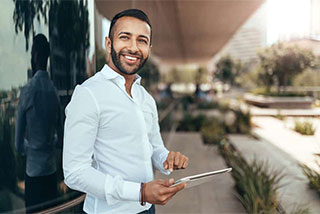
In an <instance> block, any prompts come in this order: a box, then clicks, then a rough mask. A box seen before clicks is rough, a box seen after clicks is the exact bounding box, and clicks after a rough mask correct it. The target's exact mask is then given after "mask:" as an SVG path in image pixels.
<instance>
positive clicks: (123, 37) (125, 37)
mask: <svg viewBox="0 0 320 214" xmlns="http://www.w3.org/2000/svg"><path fill="white" fill-rule="evenodd" d="M120 39H129V37H128V36H120Z"/></svg>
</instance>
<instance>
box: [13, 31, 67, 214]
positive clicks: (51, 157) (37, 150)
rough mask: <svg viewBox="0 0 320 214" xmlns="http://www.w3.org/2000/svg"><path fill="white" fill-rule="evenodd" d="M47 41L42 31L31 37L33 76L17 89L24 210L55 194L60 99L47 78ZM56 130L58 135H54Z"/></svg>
mask: <svg viewBox="0 0 320 214" xmlns="http://www.w3.org/2000/svg"><path fill="white" fill-rule="evenodd" d="M49 54H50V49H49V43H48V41H47V38H46V37H45V36H44V35H43V34H38V35H36V36H35V37H34V38H33V45H32V50H31V67H32V73H33V77H32V79H31V81H30V82H29V83H28V84H27V85H26V86H25V87H23V88H22V89H21V93H20V98H19V106H18V116H17V122H16V138H15V146H16V150H17V152H18V153H20V154H25V155H26V175H25V203H26V208H27V212H28V213H29V212H35V211H39V210H41V209H43V208H45V207H43V206H42V205H41V204H43V203H45V202H48V201H51V200H53V199H55V198H56V197H57V181H56V160H55V151H54V148H55V146H60V147H62V137H63V134H62V124H61V117H60V101H59V97H58V95H57V91H56V89H55V87H54V86H53V83H52V82H51V81H50V79H49V75H48V72H47V71H46V70H47V62H48V57H49ZM55 131H57V136H58V139H57V138H56V139H55V138H54V137H55Z"/></svg>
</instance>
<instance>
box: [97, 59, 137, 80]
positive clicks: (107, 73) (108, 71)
mask: <svg viewBox="0 0 320 214" xmlns="http://www.w3.org/2000/svg"><path fill="white" fill-rule="evenodd" d="M101 73H102V74H103V75H104V77H105V78H106V79H109V80H111V79H116V78H121V79H123V80H124V77H123V76H121V75H120V74H118V73H117V72H115V71H114V70H113V69H112V68H110V67H109V66H108V65H107V64H105V65H104V66H103V68H102V69H101ZM133 83H137V84H139V85H140V84H141V76H139V75H138V74H137V75H136V78H135V80H134V82H133Z"/></svg>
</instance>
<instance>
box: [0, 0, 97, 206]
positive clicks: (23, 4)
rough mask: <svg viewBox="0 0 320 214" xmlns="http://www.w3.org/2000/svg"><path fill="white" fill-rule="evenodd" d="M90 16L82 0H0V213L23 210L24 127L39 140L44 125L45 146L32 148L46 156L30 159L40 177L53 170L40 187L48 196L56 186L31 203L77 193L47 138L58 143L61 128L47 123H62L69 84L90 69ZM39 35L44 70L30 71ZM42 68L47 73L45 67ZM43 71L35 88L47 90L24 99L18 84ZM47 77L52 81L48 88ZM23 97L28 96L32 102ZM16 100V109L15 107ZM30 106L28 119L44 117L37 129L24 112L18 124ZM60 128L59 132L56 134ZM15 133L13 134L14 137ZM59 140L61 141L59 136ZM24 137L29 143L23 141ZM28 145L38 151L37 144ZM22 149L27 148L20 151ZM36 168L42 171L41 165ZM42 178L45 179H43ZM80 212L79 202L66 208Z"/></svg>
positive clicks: (59, 200) (25, 182)
mask: <svg viewBox="0 0 320 214" xmlns="http://www.w3.org/2000/svg"><path fill="white" fill-rule="evenodd" d="M90 4H92V3H90ZM90 14H93V7H92V9H88V2H87V1H78V0H74V1H69V0H66V1H58V0H49V1H41V0H36V1H24V0H3V1H1V5H0V17H1V18H0V27H1V28H2V29H6V30H5V31H1V32H0V38H1V41H0V63H1V69H0V212H4V211H10V210H15V211H18V212H25V201H24V198H25V196H26V194H28V193H27V192H25V190H27V186H28V185H29V183H28V180H27V179H25V177H26V175H25V172H26V170H27V174H29V175H31V176H30V177H33V175H34V174H33V175H32V173H28V172H29V169H30V170H31V171H32V170H35V168H34V167H33V168H32V167H31V168H30V167H29V166H30V164H29V160H30V158H29V157H28V153H29V152H30V145H31V143H30V142H31V140H30V138H32V137H31V136H30V135H32V134H30V132H29V130H32V131H33V132H34V133H35V135H36V136H37V137H38V138H39V137H40V136H41V135H42V134H41V132H42V131H43V129H46V131H47V132H46V134H45V136H46V137H44V138H46V140H42V141H45V142H46V143H45V145H46V146H43V147H42V146H40V145H37V146H39V147H41V149H43V150H46V151H47V153H48V154H49V153H50V155H46V153H42V154H38V153H37V154H36V155H35V157H36V158H35V159H34V158H33V161H34V162H35V163H37V164H38V162H41V164H44V165H45V167H44V168H46V169H47V171H46V172H45V173H43V174H42V175H44V174H46V175H48V174H50V175H51V174H52V173H53V172H54V171H56V172H55V175H54V176H55V177H54V176H52V178H54V179H53V182H52V183H54V187H53V188H52V190H51V191H49V189H48V185H47V184H46V187H45V189H44V190H45V191H48V192H50V193H52V194H51V195H54V194H55V191H56V190H57V193H56V195H55V197H53V196H52V198H53V201H52V200H51V201H48V200H50V199H49V198H48V199H46V200H44V201H45V202H44V203H42V204H41V205H36V206H35V207H34V208H36V209H38V210H40V209H42V208H43V206H44V205H47V207H50V206H52V205H53V204H61V203H63V202H65V201H68V200H70V199H71V198H74V197H76V196H78V195H79V194H80V193H78V192H75V191H71V190H69V189H68V188H67V187H66V186H65V185H64V183H63V174H62V170H61V144H60V148H56V149H54V150H52V151H54V152H52V151H51V150H50V149H52V145H53V143H51V140H52V139H56V142H59V140H60V142H61V130H62V129H63V128H62V127H60V129H58V130H60V131H58V132H56V135H55V137H54V134H53V133H54V132H53V131H52V130H51V129H53V128H52V127H51V126H52V125H51V124H52V123H54V121H58V120H56V119H57V118H60V121H59V122H58V123H60V124H63V120H64V118H63V115H64V114H63V112H64V108H65V106H66V104H67V103H68V102H69V100H70V97H71V94H72V91H73V88H74V86H75V85H76V84H79V83H81V82H83V81H84V80H85V79H86V78H87V76H88V75H87V73H92V72H95V71H88V69H91V68H94V66H92V65H90V64H88V62H90V61H92V59H90V57H89V56H88V55H89V54H88V52H89V51H88V50H89V48H91V49H92V47H90V42H89V41H90V40H89V39H90V37H92V36H93V34H94V33H93V32H92V31H91V32H90V33H89V26H90V25H89V23H90V24H91V23H92V22H93V20H91V19H89V15H90ZM39 33H42V34H43V35H44V36H46V37H47V39H48V41H49V44H50V58H49V64H48V67H47V68H42V69H35V68H34V66H33V65H32V64H33V63H30V62H31V60H30V56H31V49H32V48H31V47H32V41H33V38H34V36H35V35H36V34H39ZM92 45H93V44H92ZM93 49H94V48H93ZM92 55H93V54H92V53H91V56H92ZM31 67H32V69H31ZM46 69H47V71H45V70H46ZM35 70H43V71H44V72H46V73H44V72H40V73H39V72H36V73H35ZM91 70H93V69H91ZM45 75H47V79H46V80H45V81H43V82H41V81H40V82H39V83H40V84H38V82H37V84H35V85H36V87H35V89H34V90H35V91H38V92H39V91H41V90H39V89H40V88H43V87H44V88H47V89H48V90H47V91H50V92H49V93H41V92H40V93H38V94H37V95H36V96H34V97H33V99H31V98H28V99H27V98H24V94H25V93H26V92H24V90H21V88H22V86H23V85H25V84H26V83H27V81H29V85H30V84H34V79H35V78H40V79H41V80H44V78H46V77H44V76H45ZM50 79H51V80H50ZM51 81H52V82H53V85H51V86H52V87H51V86H50V84H51V83H50V82H51ZM53 87H55V88H56V89H57V90H56V94H57V95H58V97H56V98H57V99H53V97H55V96H56V94H55V92H53V91H55V90H53ZM49 88H50V90H49ZM25 97H27V96H25ZM27 100H32V102H33V103H32V102H28V101H27ZM58 100H60V104H58ZM34 101H37V102H34ZM30 103H31V105H30ZM18 104H19V106H20V107H21V109H19V110H18ZM28 105H30V106H28ZM20 107H19V108H20ZM30 109H33V110H35V111H36V112H37V114H35V115H36V116H35V118H32V117H31V116H29V117H30V118H29V120H30V121H32V122H37V120H38V119H39V118H40V117H39V118H38V116H39V115H41V114H42V116H43V115H46V116H43V117H42V120H43V121H46V123H40V122H39V123H37V125H40V127H41V128H39V129H37V128H35V127H36V126H37V125H35V124H32V122H28V116H27V119H26V121H27V122H26V123H25V124H24V123H20V122H19V121H21V120H22V121H23V118H20V119H19V118H18V117H20V116H19V115H23V114H24V113H26V112H27V113H26V115H28V114H29V115H30V111H31V110H30ZM39 112H40V113H39ZM19 123H20V125H19ZM21 124H23V125H25V129H26V131H25V132H24V133H25V135H23V132H19V130H18V129H19V128H18V129H16V128H15V127H16V126H17V127H20V128H21V127H23V125H21ZM43 124H46V125H48V127H45V126H44V125H43ZM55 125H56V124H55ZM40 130H41V131H40ZM32 131H31V132H32ZM59 132H60V134H58V133H59ZM15 135H17V136H16V137H15ZM18 138H19V139H20V140H18ZM58 138H60V139H59V140H58ZM21 139H22V140H21ZM28 140H30V141H29V142H28ZM15 141H17V142H19V143H18V146H17V149H18V150H21V151H20V153H19V152H18V151H17V150H16V149H15V146H14V142H15ZM21 142H22V143H21ZM28 143H29V144H28ZM26 145H28V146H26ZM31 147H32V149H34V150H37V148H34V147H33V146H31ZM49 147H50V149H49ZM25 148H27V151H24V149H25ZM32 149H31V150H32ZM37 152H38V151H37ZM26 157H27V164H26V160H25V158H26ZM38 159H41V160H38ZM26 165H27V166H26ZM26 167H27V168H26ZM28 167H29V168H28ZM55 169H56V170H55ZM41 170H44V171H45V169H41ZM41 170H40V171H41ZM49 171H50V172H49ZM36 174H37V173H36ZM40 174H41V173H40ZM40 174H39V175H40ZM45 180H46V181H45V182H48V181H47V179H45ZM29 181H30V180H29ZM36 183H37V184H39V181H38V180H37V181H36ZM31 195H32V197H34V196H35V193H34V192H31ZM30 197H31V196H30ZM43 199H44V198H43ZM27 203H29V202H27ZM37 203H38V202H37ZM39 203H40V202H39ZM81 210H82V209H81V206H80V208H74V209H73V210H70V211H74V212H79V211H81Z"/></svg>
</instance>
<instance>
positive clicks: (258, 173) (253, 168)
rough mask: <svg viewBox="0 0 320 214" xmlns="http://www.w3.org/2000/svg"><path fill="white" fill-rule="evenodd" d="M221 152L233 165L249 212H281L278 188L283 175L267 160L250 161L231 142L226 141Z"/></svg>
mask: <svg viewBox="0 0 320 214" xmlns="http://www.w3.org/2000/svg"><path fill="white" fill-rule="evenodd" d="M220 152H221V153H222V155H223V156H224V158H225V160H226V162H227V164H228V165H229V166H230V167H232V177H233V178H234V180H235V182H236V190H237V192H238V196H239V199H240V201H241V203H242V205H243V206H244V208H245V209H246V211H247V212H248V213H281V207H280V203H279V199H278V194H277V190H278V189H279V182H280V180H281V178H282V177H283V176H282V175H281V174H280V173H279V172H277V171H275V170H271V169H270V168H268V164H267V162H259V161H257V160H253V161H252V162H251V163H248V162H247V161H246V160H245V159H244V158H243V157H242V155H241V154H240V153H239V152H237V151H236V150H235V149H234V147H232V145H231V144H229V143H228V142H226V141H224V143H223V144H221V146H220Z"/></svg>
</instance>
